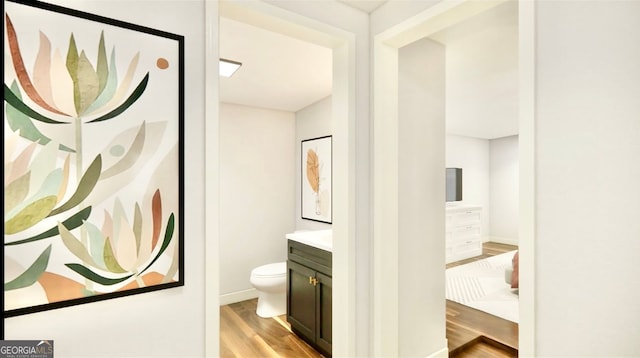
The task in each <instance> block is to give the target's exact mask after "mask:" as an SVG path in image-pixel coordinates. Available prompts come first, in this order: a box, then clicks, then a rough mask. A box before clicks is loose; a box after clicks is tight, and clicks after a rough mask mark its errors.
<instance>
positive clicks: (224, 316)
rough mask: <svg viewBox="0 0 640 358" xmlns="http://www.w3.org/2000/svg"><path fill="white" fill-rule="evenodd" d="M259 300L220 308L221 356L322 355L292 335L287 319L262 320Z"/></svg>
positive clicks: (297, 357)
mask: <svg viewBox="0 0 640 358" xmlns="http://www.w3.org/2000/svg"><path fill="white" fill-rule="evenodd" d="M257 304H258V299H257V298H256V299H252V300H248V301H243V302H238V303H233V304H230V305H226V306H222V307H220V356H221V357H225V358H233V357H235V358H276V357H291V358H294V357H295V358H317V357H322V355H321V354H320V353H318V352H316V351H315V350H314V349H313V348H311V346H309V345H308V344H307V343H305V342H304V341H303V340H301V339H300V338H298V336H296V335H295V334H293V333H291V330H290V329H289V325H288V324H287V323H286V316H285V315H283V316H279V317H274V318H261V317H260V316H258V315H257V314H256V305H257Z"/></svg>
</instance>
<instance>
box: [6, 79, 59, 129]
mask: <svg viewBox="0 0 640 358" xmlns="http://www.w3.org/2000/svg"><path fill="white" fill-rule="evenodd" d="M4 100H5V101H6V102H7V103H8V104H10V105H11V106H13V108H15V109H17V110H18V111H20V112H22V113H24V114H25V115H27V116H29V117H30V118H33V119H35V120H36V121H40V122H44V123H49V124H68V123H69V122H60V121H56V120H53V119H51V118H49V117H45V116H43V115H42V114H40V113H38V112H36V111H35V110H33V109H31V107H29V106H27V105H26V104H24V102H22V100H21V99H19V98H18V97H16V95H15V94H14V93H13V92H12V91H11V88H9V87H8V86H7V84H6V83H5V85H4Z"/></svg>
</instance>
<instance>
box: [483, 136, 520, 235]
mask: <svg viewBox="0 0 640 358" xmlns="http://www.w3.org/2000/svg"><path fill="white" fill-rule="evenodd" d="M489 148H490V156H491V159H490V169H489V172H490V174H489V175H490V178H491V181H490V182H491V186H490V187H491V189H490V192H491V206H490V213H491V214H490V216H491V222H490V235H491V241H493V242H500V243H504V244H511V245H518V237H519V234H518V230H519V224H518V223H519V215H520V214H519V188H520V185H519V180H520V175H519V167H520V166H519V163H518V161H519V153H518V136H509V137H504V138H498V139H492V140H490V141H489Z"/></svg>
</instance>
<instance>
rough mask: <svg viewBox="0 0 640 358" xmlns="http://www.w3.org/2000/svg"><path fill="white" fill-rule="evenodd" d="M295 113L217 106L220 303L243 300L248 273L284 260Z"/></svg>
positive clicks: (291, 210)
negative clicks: (218, 132) (218, 122)
mask: <svg viewBox="0 0 640 358" xmlns="http://www.w3.org/2000/svg"><path fill="white" fill-rule="evenodd" d="M294 138H295V115H294V113H291V112H285V111H277V110H269V109H261V108H254V107H247V106H241V105H235V104H228V103H221V104H220V207H221V208H222V210H221V211H220V294H221V295H222V296H223V297H224V296H225V295H230V294H231V295H230V296H232V297H227V298H226V299H223V298H221V304H227V303H231V302H234V301H237V300H243V299H246V297H245V296H242V295H239V296H236V298H235V299H234V297H233V294H234V293H241V292H242V291H244V290H250V289H252V288H253V286H251V283H250V282H249V277H250V274H251V270H252V269H254V268H255V267H258V266H260V265H264V264H268V263H274V262H281V261H285V260H286V253H287V249H286V240H285V238H284V236H285V234H287V233H289V232H292V231H293V230H294V226H295V220H294V216H293V215H294V213H295V204H294V200H295V193H294V189H295V182H294V181H295V177H296V175H295V173H294V169H295V165H294V160H295V142H294Z"/></svg>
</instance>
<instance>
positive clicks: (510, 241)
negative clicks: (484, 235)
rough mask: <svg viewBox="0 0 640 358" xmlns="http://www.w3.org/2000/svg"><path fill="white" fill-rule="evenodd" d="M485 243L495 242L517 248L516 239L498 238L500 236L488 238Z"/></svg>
mask: <svg viewBox="0 0 640 358" xmlns="http://www.w3.org/2000/svg"><path fill="white" fill-rule="evenodd" d="M487 241H491V242H497V243H499V244H507V245H515V246H518V239H517V238H515V239H514V238H510V237H500V236H490V237H489V240H487Z"/></svg>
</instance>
